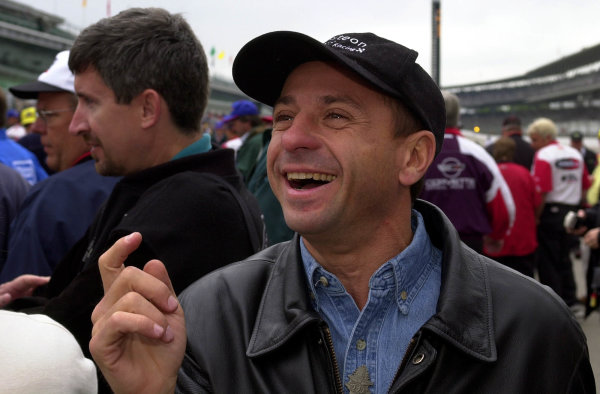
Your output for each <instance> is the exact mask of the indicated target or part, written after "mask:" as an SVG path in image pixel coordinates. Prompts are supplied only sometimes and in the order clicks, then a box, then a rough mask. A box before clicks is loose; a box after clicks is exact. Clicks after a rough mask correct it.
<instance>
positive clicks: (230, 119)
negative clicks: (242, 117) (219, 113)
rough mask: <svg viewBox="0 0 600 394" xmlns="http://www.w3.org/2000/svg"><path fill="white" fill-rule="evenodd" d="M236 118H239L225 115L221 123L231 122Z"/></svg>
mask: <svg viewBox="0 0 600 394" xmlns="http://www.w3.org/2000/svg"><path fill="white" fill-rule="evenodd" d="M237 118H239V116H237V115H225V116H224V117H223V120H222V122H223V123H227V122H231V121H232V120H234V119H237Z"/></svg>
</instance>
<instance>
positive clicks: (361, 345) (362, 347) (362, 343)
mask: <svg viewBox="0 0 600 394" xmlns="http://www.w3.org/2000/svg"><path fill="white" fill-rule="evenodd" d="M366 347H367V342H366V341H365V340H364V339H359V340H358V341H356V348H357V349H358V350H365V349H366Z"/></svg>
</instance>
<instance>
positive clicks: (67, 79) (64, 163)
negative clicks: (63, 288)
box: [0, 51, 118, 283]
mask: <svg viewBox="0 0 600 394" xmlns="http://www.w3.org/2000/svg"><path fill="white" fill-rule="evenodd" d="M68 59H69V51H63V52H60V53H58V54H57V55H56V58H55V60H54V63H53V64H52V65H51V66H50V68H49V69H48V70H47V71H45V72H43V73H42V74H41V75H40V76H39V77H38V79H37V80H36V81H33V82H29V83H25V84H22V85H18V86H13V87H11V88H9V90H10V92H11V93H12V94H13V95H15V96H16V97H19V98H22V99H37V105H36V107H37V113H38V117H37V119H36V120H35V122H34V124H33V128H32V131H33V132H34V133H36V134H37V135H39V136H40V139H41V143H42V145H43V147H44V151H45V152H46V154H47V156H46V163H47V164H48V167H49V168H50V169H51V170H53V171H55V172H57V173H56V174H54V175H53V176H51V177H50V178H48V179H47V180H46V181H44V182H41V183H39V184H37V185H36V186H35V187H33V188H32V189H31V190H30V192H29V193H28V195H27V197H26V198H25V201H24V203H23V206H22V207H21V210H20V212H19V214H18V216H17V217H16V218H15V220H14V222H13V225H12V229H11V235H10V240H9V245H8V258H7V260H6V263H5V265H4V268H3V269H2V271H1V272H0V283H3V282H6V281H8V280H11V279H13V278H15V277H17V276H19V275H21V274H36V275H44V276H45V275H51V274H52V272H53V271H54V267H56V264H58V261H59V260H60V259H61V258H62V257H63V256H64V255H65V254H66V252H67V251H68V250H69V248H71V246H73V244H75V242H76V241H77V240H78V239H79V238H81V236H82V235H83V234H84V233H85V230H86V228H87V227H88V226H89V225H90V223H92V220H93V218H94V216H95V215H96V212H97V211H98V208H99V207H100V204H102V202H103V201H104V200H106V198H107V197H108V195H109V194H110V192H111V190H112V188H113V186H114V184H115V183H116V182H117V180H118V178H116V177H103V176H101V175H99V174H98V173H97V172H96V170H95V168H94V161H93V160H91V155H90V152H89V148H88V146H87V144H86V143H85V141H84V140H83V138H81V137H80V136H73V135H71V134H69V124H70V123H71V119H72V118H73V113H74V111H75V107H76V106H77V97H76V96H75V94H74V92H75V88H74V87H73V81H74V77H73V73H72V72H71V71H70V70H69V68H68V65H67V61H68Z"/></svg>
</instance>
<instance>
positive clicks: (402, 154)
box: [90, 32, 594, 393]
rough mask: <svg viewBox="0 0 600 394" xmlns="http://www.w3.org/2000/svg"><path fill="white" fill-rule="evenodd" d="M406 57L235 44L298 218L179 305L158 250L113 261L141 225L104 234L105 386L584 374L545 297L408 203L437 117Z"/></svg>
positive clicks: (348, 44)
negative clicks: (143, 261)
mask: <svg viewBox="0 0 600 394" xmlns="http://www.w3.org/2000/svg"><path fill="white" fill-rule="evenodd" d="M416 57H417V53H416V52H414V51H412V50H410V49H408V48H406V47H403V46H401V45H399V44H396V43H394V42H391V41H388V40H385V39H383V38H380V37H378V36H376V35H374V34H371V33H352V34H344V35H339V36H336V37H334V38H332V39H331V40H329V41H327V42H326V43H325V44H322V43H320V42H318V41H316V40H314V39H312V38H310V37H308V36H305V35H303V34H299V33H293V32H274V33H268V34H265V35H263V36H260V37H258V38H255V39H254V40H252V41H250V42H249V43H248V44H246V46H244V47H243V48H242V49H241V50H240V52H239V54H238V56H237V58H236V61H235V62H234V67H233V75H234V80H235V82H236V83H237V85H238V86H239V87H240V89H241V90H242V91H243V92H245V93H246V94H248V95H249V96H250V97H252V98H254V99H256V100H258V101H261V102H264V103H265V104H267V105H272V106H274V109H273V121H274V127H273V135H272V139H271V142H270V144H269V150H268V156H267V161H268V165H267V168H268V176H269V181H270V183H271V186H272V188H273V191H274V194H275V195H276V196H277V198H278V199H279V201H280V202H281V205H282V207H283V212H284V215H285V219H286V222H287V224H288V225H289V226H290V228H292V229H293V230H295V231H297V232H298V234H297V235H296V236H295V237H294V238H293V239H292V240H291V241H289V242H284V243H280V244H277V245H274V246H272V247H270V248H269V249H266V250H265V251H263V252H261V253H259V254H257V255H254V256H252V257H250V258H249V259H247V260H246V261H244V262H241V263H236V264H233V265H230V266H228V267H226V268H224V269H220V270H218V271H216V272H214V273H211V274H210V275H208V276H206V277H204V278H202V279H200V280H199V281H197V282H196V283H194V284H193V285H191V286H190V287H189V288H188V289H186V291H185V292H184V293H183V294H182V295H181V296H180V298H179V299H180V302H181V307H180V306H179V305H178V302H177V300H176V298H175V293H174V292H173V291H172V288H171V282H170V281H169V276H168V273H167V270H166V269H165V267H164V266H163V265H162V264H161V263H160V262H157V261H152V262H149V263H148V264H147V265H146V267H145V268H144V270H143V271H142V270H136V269H129V268H127V269H123V267H122V265H121V264H122V260H123V259H124V257H125V256H127V255H128V254H129V253H132V252H133V253H135V252H134V251H135V249H136V248H137V246H138V244H139V243H140V242H141V238H140V236H139V234H137V233H133V234H131V235H129V236H127V237H125V238H122V239H121V240H119V241H118V242H117V243H116V244H115V245H114V246H113V247H112V248H111V249H109V250H108V252H107V253H106V254H104V255H103V257H102V258H101V259H100V263H99V264H100V270H101V272H102V278H103V283H104V287H105V296H104V298H103V300H102V301H101V302H100V304H98V306H97V307H96V309H95V310H94V314H93V316H92V318H93V320H94V336H93V338H92V341H91V342H90V349H91V351H92V354H93V356H94V358H95V360H96V361H97V363H98V365H99V366H100V368H101V369H102V371H103V373H104V376H105V377H107V379H108V381H109V382H110V383H111V385H112V387H113V389H114V390H115V391H116V392H172V391H174V390H177V391H178V392H190V393H196V392H218V393H228V392H276V393H280V392H290V391H293V392H298V393H313V392H319V393H323V392H346V393H364V392H377V393H381V392H394V393H398V392H404V393H423V392H437V393H452V392H454V393H465V392H474V391H475V392H482V393H500V392H502V393H507V392H509V393H518V392H521V393H526V392H553V393H557V392H560V393H572V392H586V391H587V390H589V391H593V390H594V377H593V374H592V369H591V367H590V363H589V359H588V354H587V346H586V340H585V337H584V335H583V333H582V331H581V329H580V327H579V325H578V324H577V322H576V321H575V320H574V319H573V317H572V316H571V315H570V313H569V310H568V308H566V306H565V305H564V304H563V303H562V302H561V301H560V299H559V298H558V297H557V296H556V295H555V294H553V293H551V292H549V291H548V290H547V289H546V288H544V287H542V286H540V285H539V284H537V283H535V282H533V281H532V280H530V279H529V278H526V277H524V276H522V275H520V274H518V273H516V272H514V271H512V270H510V269H507V268H506V267H503V266H502V265H500V264H498V263H495V262H493V261H491V260H489V259H486V258H485V257H483V256H481V255H479V254H477V253H475V252H474V251H473V250H471V249H469V248H467V247H465V246H464V244H461V242H460V239H459V237H458V234H457V232H456V230H455V229H454V228H453V227H452V225H451V224H450V222H449V221H448V219H447V218H446V217H445V216H444V214H443V213H442V212H441V211H440V210H439V209H437V208H436V207H435V206H433V205H431V204H429V203H426V202H424V201H414V196H415V194H416V192H417V191H416V190H413V191H412V192H411V189H413V185H415V184H417V183H418V182H419V180H420V179H421V178H422V177H423V175H424V174H425V172H426V171H427V168H428V166H429V165H430V164H431V162H432V161H433V158H434V156H435V154H436V152H439V151H440V148H441V145H442V141H443V138H444V120H445V111H444V101H443V99H442V95H441V94H440V91H439V89H438V87H437V85H436V84H435V82H433V80H432V79H431V78H430V77H429V76H428V75H427V74H426V73H425V71H424V70H423V69H422V68H421V67H420V66H418V65H417V64H416V63H415V59H416ZM466 214H468V213H466ZM132 289H134V290H133V294H132ZM183 311H185V321H184V315H183ZM208 316H210V318H207V317H208ZM186 331H187V337H186ZM540 333H543V334H540ZM186 349H187V350H186Z"/></svg>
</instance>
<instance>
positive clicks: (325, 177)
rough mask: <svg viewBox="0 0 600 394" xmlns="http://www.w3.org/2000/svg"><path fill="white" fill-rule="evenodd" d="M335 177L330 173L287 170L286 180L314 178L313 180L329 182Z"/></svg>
mask: <svg viewBox="0 0 600 394" xmlns="http://www.w3.org/2000/svg"><path fill="white" fill-rule="evenodd" d="M335 178H337V177H336V176H335V175H331V174H319V173H316V172H315V173H308V172H289V173H288V174H287V179H288V180H290V181H291V180H298V179H314V180H315V181H324V182H331V181H333V180H334V179H335Z"/></svg>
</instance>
